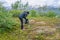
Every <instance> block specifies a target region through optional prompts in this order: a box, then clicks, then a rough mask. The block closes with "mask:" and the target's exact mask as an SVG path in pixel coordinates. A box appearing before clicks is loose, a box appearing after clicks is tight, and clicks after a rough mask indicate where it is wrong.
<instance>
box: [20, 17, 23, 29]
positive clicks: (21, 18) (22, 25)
mask: <svg viewBox="0 0 60 40" xmlns="http://www.w3.org/2000/svg"><path fill="white" fill-rule="evenodd" d="M20 21H21V29H23V19H22V18H20Z"/></svg>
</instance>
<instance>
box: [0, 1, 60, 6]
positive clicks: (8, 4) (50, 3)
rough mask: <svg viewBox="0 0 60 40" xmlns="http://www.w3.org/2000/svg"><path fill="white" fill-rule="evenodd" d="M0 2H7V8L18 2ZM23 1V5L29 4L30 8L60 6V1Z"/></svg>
mask: <svg viewBox="0 0 60 40" xmlns="http://www.w3.org/2000/svg"><path fill="white" fill-rule="evenodd" d="M0 1H3V2H6V3H5V4H4V5H5V6H10V5H11V4H12V3H15V2H16V1H18V0H0ZM21 1H22V3H23V4H25V3H26V2H28V3H29V5H30V6H36V5H40V6H44V5H48V6H60V0H21Z"/></svg>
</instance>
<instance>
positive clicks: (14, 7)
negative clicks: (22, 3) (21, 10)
mask: <svg viewBox="0 0 60 40" xmlns="http://www.w3.org/2000/svg"><path fill="white" fill-rule="evenodd" d="M18 6H19V1H16V2H15V3H14V4H12V8H13V9H17V8H18Z"/></svg>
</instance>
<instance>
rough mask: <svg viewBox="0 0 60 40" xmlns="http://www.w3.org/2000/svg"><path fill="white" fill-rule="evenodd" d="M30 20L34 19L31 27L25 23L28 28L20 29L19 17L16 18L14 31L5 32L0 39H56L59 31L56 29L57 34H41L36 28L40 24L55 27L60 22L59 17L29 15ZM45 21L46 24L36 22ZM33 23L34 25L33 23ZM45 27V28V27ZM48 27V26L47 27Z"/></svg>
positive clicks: (0, 35)
mask: <svg viewBox="0 0 60 40" xmlns="http://www.w3.org/2000/svg"><path fill="white" fill-rule="evenodd" d="M28 18H29V20H34V21H35V22H34V23H31V22H30V27H29V25H25V27H24V28H27V29H25V30H21V29H20V21H19V19H18V18H14V19H15V21H16V26H15V27H14V28H15V30H14V31H10V32H4V33H3V34H0V40H29V39H30V40H47V39H50V38H52V39H53V40H54V39H56V35H57V33H58V34H59V32H57V33H56V31H55V35H51V34H49V33H48V34H47V36H45V35H46V33H44V34H42V35H40V33H38V34H36V32H35V29H34V28H36V27H38V26H47V27H48V26H50V28H53V27H54V26H55V24H57V23H59V22H60V19H58V18H49V17H31V18H30V17H28ZM41 21H44V22H45V23H46V24H45V25H44V24H39V25H38V24H36V22H41ZM32 24H33V25H32ZM44 29H45V28H44ZM47 29H48V28H47ZM57 39H60V38H57Z"/></svg>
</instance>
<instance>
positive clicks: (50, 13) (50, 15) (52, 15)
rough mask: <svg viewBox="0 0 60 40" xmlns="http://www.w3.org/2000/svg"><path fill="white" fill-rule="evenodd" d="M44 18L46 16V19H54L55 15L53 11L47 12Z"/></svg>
mask: <svg viewBox="0 0 60 40" xmlns="http://www.w3.org/2000/svg"><path fill="white" fill-rule="evenodd" d="M46 16H47V17H55V16H56V13H55V12H53V11H48V12H47V13H46Z"/></svg>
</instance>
